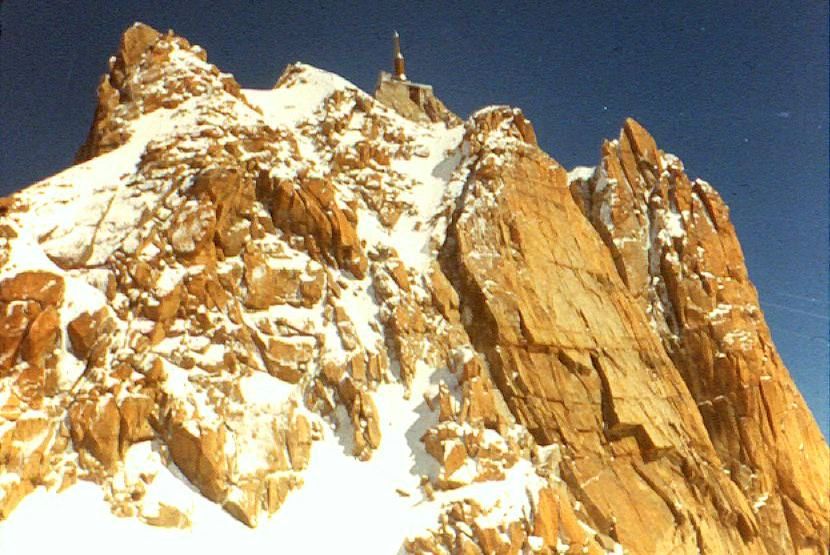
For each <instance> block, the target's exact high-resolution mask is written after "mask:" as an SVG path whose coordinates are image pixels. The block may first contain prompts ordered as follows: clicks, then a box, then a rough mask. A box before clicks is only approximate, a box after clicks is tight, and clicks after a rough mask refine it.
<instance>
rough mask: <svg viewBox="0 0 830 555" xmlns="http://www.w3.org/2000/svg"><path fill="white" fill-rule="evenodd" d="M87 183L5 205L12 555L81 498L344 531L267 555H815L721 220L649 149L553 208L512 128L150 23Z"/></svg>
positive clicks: (788, 428)
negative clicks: (33, 513) (62, 493)
mask: <svg viewBox="0 0 830 555" xmlns="http://www.w3.org/2000/svg"><path fill="white" fill-rule="evenodd" d="M413 87H414V88H413ZM413 90H414V91H415V92H414V93H413ZM78 160H79V162H81V163H79V164H78V165H76V166H73V167H72V168H70V169H68V170H66V171H64V172H62V173H60V174H58V175H56V176H54V177H52V178H49V179H47V180H45V181H43V182H40V183H37V184H34V185H32V186H30V187H28V188H26V189H24V190H22V191H20V192H19V193H17V194H15V195H13V196H12V197H11V198H9V199H3V200H2V201H0V220H2V221H0V519H3V520H4V522H2V523H0V549H2V546H3V545H4V544H3V543H2V542H3V541H4V539H3V538H4V537H9V538H11V537H14V534H15V530H16V529H17V528H16V527H17V526H20V525H19V524H18V523H17V522H16V521H15V518H16V515H17V514H18V513H17V512H13V510H14V509H15V507H16V506H17V505H18V504H19V503H20V502H21V501H22V500H24V499H25V498H26V497H27V496H28V494H29V493H31V492H32V491H33V490H35V489H36V488H38V487H41V486H43V487H44V488H47V489H50V490H53V491H54V490H62V489H66V488H70V489H71V488H72V487H74V486H73V484H74V483H75V482H76V481H78V480H82V481H85V482H92V483H94V484H97V486H96V487H99V488H100V489H101V491H103V493H104V499H105V501H106V502H107V503H108V504H109V507H110V509H111V511H112V513H113V514H115V515H117V516H120V517H135V518H138V519H139V520H141V521H142V522H144V523H147V524H149V525H151V526H156V527H169V528H187V527H189V526H191V525H193V526H194V527H196V528H199V526H200V524H201V519H202V518H204V517H203V516H202V515H203V514H204V513H203V512H200V511H199V510H195V509H194V507H196V506H197V505H199V506H201V505H200V504H210V503H214V504H216V505H219V506H221V507H222V508H223V509H224V510H225V511H226V512H227V516H228V518H235V519H237V520H239V521H240V522H242V523H244V524H245V525H247V526H248V527H251V528H255V527H258V526H260V525H262V524H263V523H265V526H266V527H268V528H270V529H271V530H276V531H277V532H275V535H274V536H271V537H278V538H280V541H284V542H290V541H291V540H289V538H292V537H297V534H298V533H299V532H298V531H297V530H296V526H297V525H296V523H298V522H300V523H308V526H309V527H311V526H315V527H316V526H318V524H316V523H319V522H324V523H329V524H331V523H337V524H338V525H339V524H343V529H348V531H349V533H348V534H345V535H343V534H341V535H338V534H334V533H332V534H328V533H325V534H324V533H319V530H317V529H316V528H315V530H314V531H313V532H310V533H304V534H303V535H302V539H301V541H299V542H298V543H286V544H285V545H282V544H280V545H276V544H273V543H272V544H271V545H270V547H271V548H277V549H285V550H286V551H303V552H330V551H336V550H344V551H349V552H352V551H354V552H369V553H374V552H378V553H386V552H396V551H399V550H404V551H406V552H409V553H425V552H429V553H441V554H450V553H465V554H484V553H511V554H513V553H554V552H568V553H618V552H620V551H621V550H624V551H625V552H629V553H638V554H639V553H642V554H650V553H698V552H699V553H746V554H750V553H751V554H758V553H761V554H763V553H769V554H779V553H781V554H783V553H790V552H800V553H827V550H826V546H827V544H828V533H829V532H828V513H827V511H828V496H827V484H828V475H827V472H828V448H827V444H826V442H825V441H824V439H823V438H822V437H821V435H820V433H819V431H818V428H817V427H816V425H815V422H814V420H813V419H812V417H811V416H810V414H809V411H808V410H807V408H806V406H805V405H804V402H803V400H802V399H801V397H800V396H799V394H798V392H797V391H796V389H795V386H794V385H793V383H792V380H791V379H790V377H789V375H788V374H787V371H786V369H785V368H784V366H783V364H782V362H781V360H780V357H779V356H778V355H777V353H776V351H775V348H774V346H773V344H772V341H771V339H770V335H769V331H768V329H767V327H766V324H765V323H764V319H763V314H762V313H761V311H760V308H758V301H757V296H756V293H755V291H754V289H753V287H752V285H751V283H750V281H749V279H748V277H747V273H746V268H745V266H744V263H743V259H742V255H741V251H740V246H739V244H738V242H737V238H736V236H735V233H734V230H733V228H732V226H731V224H730V223H729V218H728V211H727V209H726V207H725V206H724V204H723V202H722V200H721V199H720V197H719V196H718V195H717V193H716V192H715V191H714V189H712V188H711V186H709V185H708V184H706V183H704V182H702V181H699V180H698V181H694V182H693V181H691V180H690V179H689V178H688V177H687V176H686V174H685V173H684V171H683V167H682V164H681V163H680V162H679V160H678V159H676V158H675V157H673V156H670V155H668V154H666V153H663V152H662V151H660V150H658V149H657V147H656V146H655V143H654V141H653V139H652V138H651V137H650V136H649V135H648V134H647V133H646V132H645V131H644V130H643V129H642V128H641V127H640V126H639V125H638V124H636V123H635V122H633V121H628V122H626V125H625V128H624V130H623V133H622V134H621V136H620V139H619V140H618V141H611V142H607V143H605V144H604V146H603V148H602V162H601V164H600V166H599V167H598V168H597V169H596V170H595V171H594V172H593V175H592V176H591V177H588V176H587V175H583V177H582V178H579V179H573V180H571V182H570V183H569V182H568V174H567V173H566V171H565V169H564V168H562V167H561V166H560V165H559V164H558V163H557V162H556V161H555V160H553V159H552V158H550V157H549V156H548V155H547V154H545V153H544V152H542V151H541V150H540V149H539V147H538V145H537V141H536V135H535V131H534V129H533V125H532V124H531V122H530V121H529V120H528V119H527V118H525V117H524V115H523V114H522V112H521V111H520V110H518V109H515V108H510V107H506V106H495V107H490V108H486V109H484V110H481V111H479V112H477V113H475V114H474V115H473V116H471V117H470V118H469V119H468V120H467V121H466V122H464V123H462V122H461V120H460V119H459V118H458V117H457V116H455V115H454V114H452V113H451V112H449V110H447V108H446V107H445V106H444V105H443V104H442V103H441V102H440V101H439V100H438V99H437V98H435V96H434V94H433V92H432V91H431V89H428V88H424V87H420V88H419V87H418V86H415V85H414V84H412V83H408V82H403V81H395V80H390V79H388V78H386V79H384V78H382V79H381V81H380V84H379V87H378V90H377V91H376V94H375V97H374V98H373V97H371V96H369V95H367V94H366V93H364V92H362V91H360V90H358V89H357V88H356V87H354V86H353V85H351V84H350V83H348V82H346V81H345V80H343V79H341V78H339V77H337V76H336V75H333V74H330V73H327V72H324V71H321V70H318V69H315V68H312V67H309V66H305V65H303V64H292V65H290V66H288V67H287V68H286V69H285V71H284V72H283V75H282V76H281V77H280V78H279V80H278V81H277V84H276V85H275V87H274V89H273V90H271V91H255V90H244V89H241V88H240V86H239V85H238V84H237V83H236V81H235V80H234V79H233V77H232V76H230V75H227V74H223V73H221V72H220V71H219V70H218V69H217V68H216V67H214V66H212V65H211V64H209V63H207V61H206V55H205V53H204V51H203V50H202V49H201V48H199V47H197V46H193V45H191V44H190V43H188V42H187V41H186V40H185V39H183V38H181V37H177V36H176V35H174V34H172V32H171V33H167V34H161V33H158V32H157V31H155V30H153V29H151V28H149V27H147V26H145V25H142V24H136V25H134V26H133V27H131V28H130V29H128V30H127V31H126V32H125V34H124V37H123V38H122V41H121V45H120V47H119V49H118V53H117V55H116V56H115V57H113V59H112V60H111V63H110V70H109V73H108V74H107V75H106V76H105V77H104V78H103V80H102V82H101V85H100V87H99V104H98V108H97V109H96V113H95V117H94V120H93V123H92V128H91V130H90V134H89V136H88V138H87V141H86V143H85V144H84V146H83V147H82V148H81V151H80V152H79V155H78ZM188 486H190V487H188ZM295 496H296V500H297V502H296V503H289V502H288V501H289V500H291V499H292V498H295ZM283 511H286V512H287V514H288V516H287V520H286V521H285V522H287V524H284V523H283V521H282V520H281V512H283ZM304 511H305V512H304ZM78 513H79V514H93V513H91V512H88V511H86V510H79V511H78ZM95 514H97V513H95ZM90 518H92V517H90ZM231 522H232V521H231ZM381 523H383V524H381ZM85 524H88V525H94V526H97V525H98V524H100V525H101V526H105V525H106V523H105V522H103V521H101V522H92V521H91V522H88V523H85ZM202 529H204V528H202ZM205 533H210V532H205ZM248 533H249V534H250V536H245V537H246V538H247V537H251V538H255V537H257V536H256V534H257V533H258V531H257V532H254V531H248ZM171 534H174V532H171ZM216 534H220V532H216ZM195 535H196V534H195V532H194V536H195ZM347 536H348V537H347ZM170 537H173V536H170ZM67 541H69V540H67ZM327 542H328V543H327ZM88 547H89V546H86V545H85V546H84V549H87V548H88ZM110 548H111V546H107V547H106V549H110Z"/></svg>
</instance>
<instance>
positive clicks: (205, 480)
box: [168, 420, 228, 502]
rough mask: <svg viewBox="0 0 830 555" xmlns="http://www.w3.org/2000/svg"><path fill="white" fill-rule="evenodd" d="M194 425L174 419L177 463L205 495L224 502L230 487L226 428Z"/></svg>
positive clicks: (173, 443) (172, 443)
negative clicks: (226, 454) (197, 426)
mask: <svg viewBox="0 0 830 555" xmlns="http://www.w3.org/2000/svg"><path fill="white" fill-rule="evenodd" d="M193 427H194V425H192V424H191V425H188V424H186V423H183V422H178V421H175V420H174V421H172V422H171V423H170V430H169V434H170V435H169V440H168V445H169V447H170V454H171V455H172V457H173V462H175V463H176V466H178V467H179V469H180V470H181V471H182V472H183V473H184V475H185V476H187V478H188V480H190V481H191V482H193V484H194V485H195V486H196V487H198V488H199V490H200V491H201V492H202V493H203V494H204V495H205V497H207V498H208V499H210V500H212V501H217V502H220V501H222V500H223V499H224V497H225V493H226V491H227V488H228V483H227V479H228V477H227V472H228V470H227V459H226V457H225V451H224V449H225V447H224V445H225V431H224V428H223V427H220V428H218V429H217V430H212V429H210V428H197V429H192V428H193Z"/></svg>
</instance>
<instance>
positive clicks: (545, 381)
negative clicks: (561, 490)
mask: <svg viewBox="0 0 830 555" xmlns="http://www.w3.org/2000/svg"><path fill="white" fill-rule="evenodd" d="M473 123H474V124H480V125H478V126H476V125H471V126H470V127H469V128H468V136H470V137H471V140H472V145H473V147H474V148H476V149H477V150H475V151H474V152H475V153H476V154H475V156H476V159H477V161H478V164H477V165H475V166H473V167H472V168H471V170H470V176H469V178H468V181H467V186H466V188H465V196H464V197H463V198H462V199H461V202H460V209H459V213H458V214H457V216H456V217H455V220H454V222H455V223H454V225H453V226H452V227H451V228H450V238H451V240H450V241H448V242H447V247H445V251H444V252H443V253H442V268H444V269H445V271H446V272H447V273H448V276H449V277H450V279H451V280H452V281H453V283H454V286H455V289H456V290H457V291H458V292H459V296H460V298H461V299H460V306H461V312H462V314H465V313H466V314H468V316H465V317H464V318H463V322H464V325H465V327H466V330H467V332H468V333H469V334H470V337H471V339H472V341H473V344H474V345H475V346H476V348H477V349H478V350H479V351H480V352H482V353H483V354H485V356H486V358H487V362H488V364H489V367H490V371H491V373H492V374H493V381H494V382H495V384H496V385H497V387H498V389H499V391H500V392H501V394H502V395H503V397H504V399H505V401H506V402H507V405H508V407H509V408H510V410H511V412H512V413H513V415H514V416H515V418H516V419H517V420H518V421H519V422H521V423H522V424H524V425H525V426H527V428H528V429H529V431H530V432H531V433H532V434H533V435H534V437H535V438H536V441H537V442H539V443H541V444H543V445H544V444H549V443H553V442H556V443H559V444H561V445H563V446H566V449H567V450H569V452H571V453H573V459H570V460H568V461H565V462H564V463H563V464H564V467H565V468H564V473H563V476H564V477H565V480H566V482H567V483H568V484H569V486H570V487H571V488H573V489H574V490H576V496H577V499H578V500H580V501H581V502H582V503H583V504H584V505H585V506H586V507H587V508H588V514H589V517H590V521H589V523H590V524H591V525H592V526H594V527H595V528H596V529H598V531H600V532H603V533H605V532H608V531H609V530H610V529H611V526H612V523H614V522H615V523H616V524H614V527H615V530H616V533H617V534H618V536H619V538H620V541H621V543H622V544H623V545H625V546H626V548H627V549H630V550H632V551H633V552H638V553H656V552H668V551H671V550H672V549H686V550H689V549H694V548H695V546H696V545H697V544H698V543H700V542H701V541H706V542H707V545H712V546H717V547H713V549H716V550H721V551H730V552H734V553H751V552H757V549H758V548H759V546H760V540H759V538H758V537H757V536H758V529H757V525H756V524H755V520H754V517H753V515H752V513H751V510H750V509H749V505H748V504H747V502H746V500H745V499H744V498H742V496H741V495H740V493H739V492H738V491H737V489H736V488H734V486H733V485H732V484H731V482H730V481H729V480H728V478H727V477H726V476H724V475H723V474H722V473H721V472H720V471H719V470H715V469H716V468H717V466H718V459H717V456H716V454H715V451H714V449H713V448H712V445H711V443H710V442H709V439H708V435H707V433H706V430H705V428H704V427H703V426H702V423H701V420H700V417H699V415H698V413H697V407H696V404H695V402H694V400H693V399H692V397H691V396H690V395H689V394H688V390H687V389H686V387H685V384H684V383H683V381H682V379H681V377H680V375H679V374H678V373H677V371H676V369H675V367H674V365H673V363H672V361H671V360H670V358H669V357H668V356H667V355H666V353H665V350H664V348H663V345H662V344H661V342H660V341H659V339H658V338H657V337H656V336H655V335H654V334H653V332H652V330H651V328H650V326H649V323H648V321H647V319H646V317H645V314H644V312H643V311H642V308H641V306H640V305H639V304H638V303H637V302H636V300H635V299H634V297H632V296H631V294H630V293H629V291H628V289H627V288H626V287H625V285H624V284H623V282H622V281H621V280H620V278H619V276H618V274H617V271H616V268H615V267H614V265H613V263H612V261H611V259H610V258H609V257H608V255H607V250H606V247H605V245H604V244H602V242H601V241H600V239H599V237H598V236H597V234H596V233H595V231H594V229H593V228H592V227H591V226H590V224H588V222H586V221H585V220H584V217H583V216H582V214H581V212H580V211H579V208H578V207H577V205H576V204H575V203H574V201H573V199H572V198H571V195H570V191H569V189H568V186H567V182H566V174H565V171H564V170H563V169H562V168H561V167H560V166H559V165H558V164H557V163H556V162H555V161H553V160H551V159H550V158H548V157H547V156H545V155H544V154H542V153H541V152H540V151H539V150H538V149H536V148H535V147H534V146H533V145H532V142H529V141H528V137H527V136H526V134H525V133H523V132H522V131H521V129H520V126H519V125H518V122H517V120H516V117H515V114H514V113H513V112H512V111H510V110H500V111H499V110H492V109H491V110H489V111H485V112H484V113H481V114H478V115H476V116H474V117H473ZM496 148H498V149H500V150H501V151H502V152H495V151H494V150H495V149H496ZM669 454H670V455H669ZM644 465H647V469H646V467H644ZM602 468H605V469H606V470H605V471H604V472H600V469H602ZM677 476H685V477H686V478H685V479H684V480H678V479H677ZM589 479H591V481H590V484H591V487H581V484H583V483H585V482H588V481H589ZM700 483H706V484H707V486H706V491H707V492H708V493H707V494H705V496H704V497H702V498H701V497H700V493H699V492H700V486H699V485H698V484H700ZM667 492H671V494H670V496H671V499H674V500H678V501H679V502H680V503H682V504H683V505H684V506H688V507H694V509H690V510H689V511H685V512H683V515H684V516H683V517H682V518H680V519H678V517H677V516H676V514H675V513H674V512H673V509H668V508H667V505H666V503H672V502H673V501H672V500H670V499H669V494H668V493H667ZM633 499H636V500H637V501H636V503H637V505H638V509H637V510H636V511H629V510H628V509H626V507H630V506H631V505H632V503H633V501H632V500H633ZM648 507H654V510H653V511H651V512H649V513H647V514H649V518H648V519H647V525H646V524H645V523H644V522H645V521H644V520H643V518H642V516H641V515H642V514H644V511H645V510H646V508H648ZM678 520H680V521H678ZM728 520H732V521H733V522H735V521H740V522H741V523H742V524H741V526H734V525H728V526H727V525H724V522H726V521H728ZM701 537H702V538H703V539H702V540H701Z"/></svg>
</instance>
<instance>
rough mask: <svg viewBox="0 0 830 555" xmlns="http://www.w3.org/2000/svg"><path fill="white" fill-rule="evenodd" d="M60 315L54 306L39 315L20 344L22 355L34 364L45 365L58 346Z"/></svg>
mask: <svg viewBox="0 0 830 555" xmlns="http://www.w3.org/2000/svg"><path fill="white" fill-rule="evenodd" d="M59 340H60V316H58V311H57V310H56V309H55V307H53V306H47V307H46V309H45V310H44V311H43V312H41V313H40V314H38V315H37V318H35V320H34V321H33V322H32V324H31V325H30V326H29V331H28V333H27V334H26V337H24V338H23V342H22V343H21V345H20V356H21V358H22V359H23V360H25V361H26V362H28V363H29V364H31V365H32V366H44V363H45V361H46V358H47V357H49V356H51V355H52V351H54V350H55V348H56V347H57V346H58V341H59Z"/></svg>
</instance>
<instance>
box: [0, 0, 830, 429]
mask: <svg viewBox="0 0 830 555" xmlns="http://www.w3.org/2000/svg"><path fill="white" fill-rule="evenodd" d="M379 4H381V3H379V2H359V3H345V2H339V3H336V4H335V3H331V4H328V3H321V2H310V1H304V2H285V3H283V4H282V5H280V3H279V2H273V1H270V2H251V1H247V2H227V3H219V2H197V1H188V2H170V1H148V0H145V1H142V2H126V1H123V2H122V1H117V0H107V1H80V0H74V1H58V0H50V1H48V2H46V1H43V2H41V1H37V2H33V1H30V0H7V1H6V2H3V3H2V7H1V8H0V19H1V20H2V36H0V194H7V193H9V192H11V191H13V190H16V189H19V188H21V187H22V186H24V185H27V184H29V183H31V182H33V181H35V180H37V179H40V178H43V177H46V176H48V175H51V174H53V173H56V172H58V171H59V170H61V169H63V168H65V167H67V166H69V165H70V164H71V163H72V157H73V155H74V153H75V151H76V150H77V148H78V146H79V145H80V144H81V143H82V141H83V139H84V137H85V134H86V131H87V128H88V125H89V122H90V120H91V117H92V113H93V108H94V102H95V87H96V85H97V83H98V79H99V77H100V75H101V73H103V72H104V71H105V69H106V63H107V58H108V57H109V56H110V55H111V54H113V53H114V51H115V49H116V46H117V44H118V39H119V36H120V34H121V32H122V31H123V30H124V29H125V28H126V27H127V26H129V25H130V24H131V23H132V22H133V21H136V20H140V21H144V22H145V23H148V24H150V25H153V26H154V27H156V28H157V29H160V30H166V29H168V28H172V29H174V30H175V31H176V32H177V33H178V34H180V35H183V36H185V37H187V38H188V39H189V40H190V41H191V42H193V43H196V44H200V45H202V46H203V47H204V48H205V49H206V50H207V51H208V56H209V60H210V61H211V62H213V63H214V64H216V65H218V66H219V67H220V68H221V69H222V70H223V71H226V72H230V73H233V74H234V75H235V76H236V78H237V80H238V81H239V82H240V83H241V84H242V86H243V87H248V88H267V87H271V86H272V85H273V83H274V82H275V81H276V79H277V77H278V76H279V74H280V72H281V71H282V69H283V67H284V66H285V65H286V64H288V63H290V62H293V61H296V60H300V61H303V62H306V63H309V64H312V65H315V66H318V67H322V68H324V69H328V70H331V71H334V72H336V73H338V74H340V75H342V76H344V77H346V78H347V79H349V80H351V81H352V82H354V83H355V84H357V85H358V86H360V87H361V88H363V89H364V90H371V88H372V87H373V85H374V82H375V79H376V77H377V71H378V69H380V68H386V67H387V66H388V65H389V57H390V54H389V50H390V34H391V32H392V30H393V29H395V28H396V29H398V30H399V31H400V33H401V36H402V41H403V47H404V52H405V54H406V57H407V64H408V66H407V69H408V71H407V73H408V74H409V76H410V78H412V79H414V80H417V81H422V82H427V83H431V84H433V85H434V86H435V89H436V91H437V93H438V95H439V96H440V97H441V98H442V99H443V100H444V101H445V103H446V104H447V105H448V106H449V107H450V108H451V109H453V110H454V111H456V112H457V113H458V114H460V115H462V116H466V115H469V114H470V112H471V111H473V110H475V109H476V108H479V107H481V106H484V105H488V104H496V103H506V104H512V105H515V106H519V107H521V108H522V109H523V110H524V111H525V113H526V114H527V115H528V117H530V118H531V119H532V120H533V122H534V125H535V127H536V132H537V135H538V137H539V142H540V144H541V146H542V147H543V148H544V149H545V150H546V151H547V152H549V153H550V154H551V155H552V156H553V157H554V158H556V159H557V160H559V161H560V162H561V163H563V164H564V165H566V166H568V167H571V166H574V165H594V164H596V163H597V159H598V156H599V154H598V152H599V145H600V142H601V140H602V139H603V138H604V137H614V136H616V135H617V133H618V132H619V127H620V125H621V124H622V121H623V119H624V118H625V117H626V116H633V117H635V118H636V119H638V120H639V121H640V122H641V123H642V124H643V125H645V126H646V128H647V129H648V130H649V131H650V132H651V133H652V134H653V135H654V137H655V138H656V139H657V142H658V144H659V145H660V146H661V148H663V149H665V150H668V151H670V152H674V153H675V154H677V155H679V156H680V157H681V158H682V159H683V160H684V162H685V163H686V168H687V170H688V171H689V173H690V174H691V175H692V177H703V178H705V179H707V180H708V181H710V182H711V183H712V184H713V185H714V186H715V187H716V188H717V189H718V190H719V191H720V192H721V194H722V195H723V196H724V198H725V199H726V201H727V203H728V204H729V205H730V207H731V209H732V219H733V221H734V223H735V226H736V227H737V229H738V234H739V237H740V239H741V242H742V244H743V247H744V252H745V255H746V258H747V263H748V265H749V270H750V275H751V277H752V279H753V280H754V282H755V284H756V286H757V287H758V290H759V293H760V295H761V303H762V306H763V309H764V311H765V313H766V315H767V319H768V322H769V324H770V327H771V328H772V332H773V336H774V339H775V342H776V344H777V345H778V347H779V350H780V352H781V354H782V356H783V357H784V360H785V361H786V363H787V365H788V366H789V368H790V371H791V372H792V374H793V376H794V377H795V379H796V382H797V383H798V385H799V387H800V389H801V391H802V392H803V394H804V396H805V397H806V398H807V401H808V403H809V404H810V406H811V408H812V410H813V412H814V413H815V414H816V415H817V417H818V419H819V422H820V424H821V425H822V428H823V430H824V434H825V436H827V435H828V433H827V432H828V419H830V412H829V411H828V388H830V385H828V367H829V366H830V364H828V182H829V178H828V167H830V166H829V164H828V3H827V2H826V1H808V0H800V1H793V2H761V1H756V0H753V1H751V2H746V1H744V2H735V3H730V2H726V1H717V2H692V1H689V2H619V1H617V2H582V1H580V2H547V3H534V4H530V3H527V4H520V5H517V6H512V5H508V4H512V3H508V2H489V3H488V2H481V3H476V4H473V3H470V4H466V5H464V4H462V3H446V4H448V5H442V4H439V3H419V2H407V3H401V4H397V5H394V4H392V3H382V4H383V5H379ZM449 4H452V5H449Z"/></svg>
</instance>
